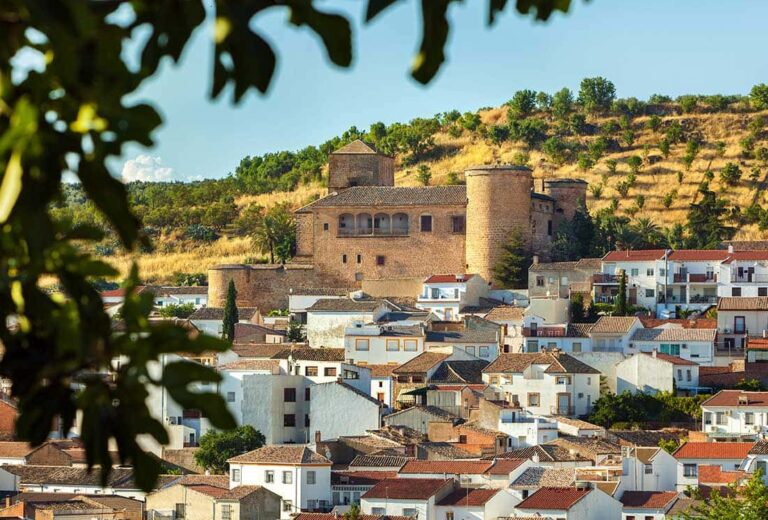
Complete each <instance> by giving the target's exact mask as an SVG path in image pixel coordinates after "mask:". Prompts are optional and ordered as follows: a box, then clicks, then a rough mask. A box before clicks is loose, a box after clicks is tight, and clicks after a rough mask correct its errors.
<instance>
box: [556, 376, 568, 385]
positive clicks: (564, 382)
mask: <svg viewBox="0 0 768 520" xmlns="http://www.w3.org/2000/svg"><path fill="white" fill-rule="evenodd" d="M555 384H558V385H570V384H571V378H570V377H568V376H557V378H555Z"/></svg>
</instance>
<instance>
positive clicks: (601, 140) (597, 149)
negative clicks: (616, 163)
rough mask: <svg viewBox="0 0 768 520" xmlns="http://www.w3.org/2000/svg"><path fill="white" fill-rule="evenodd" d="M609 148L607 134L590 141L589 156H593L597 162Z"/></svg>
mask: <svg viewBox="0 0 768 520" xmlns="http://www.w3.org/2000/svg"><path fill="white" fill-rule="evenodd" d="M607 148H608V139H607V138H606V137H605V136H602V135H601V136H600V137H598V138H597V139H595V140H594V141H592V142H591V143H589V146H587V153H589V156H590V157H591V158H592V160H593V161H595V162H597V161H599V160H600V158H601V157H602V156H603V154H604V153H605V150H606V149H607Z"/></svg>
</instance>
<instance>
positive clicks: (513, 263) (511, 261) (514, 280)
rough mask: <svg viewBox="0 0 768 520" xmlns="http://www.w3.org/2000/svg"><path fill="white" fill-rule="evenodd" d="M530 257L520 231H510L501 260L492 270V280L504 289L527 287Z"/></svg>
mask: <svg viewBox="0 0 768 520" xmlns="http://www.w3.org/2000/svg"><path fill="white" fill-rule="evenodd" d="M532 257H533V255H532V254H531V251H530V249H529V248H528V245H527V244H526V243H525V238H524V237H523V233H522V231H521V230H519V229H515V230H513V231H511V232H510V233H509V235H508V237H507V241H506V242H505V243H504V245H503V252H502V255H501V258H500V259H499V261H498V262H497V263H496V265H495V266H494V268H493V278H494V280H496V282H498V283H499V285H500V286H501V287H502V288H505V289H522V288H526V287H528V268H529V267H530V266H531V261H532Z"/></svg>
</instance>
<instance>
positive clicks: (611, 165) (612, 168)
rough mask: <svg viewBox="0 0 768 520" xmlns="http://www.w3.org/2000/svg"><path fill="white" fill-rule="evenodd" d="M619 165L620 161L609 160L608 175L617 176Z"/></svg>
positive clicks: (607, 165)
mask: <svg viewBox="0 0 768 520" xmlns="http://www.w3.org/2000/svg"><path fill="white" fill-rule="evenodd" d="M618 165H619V161H617V160H616V159H608V160H607V161H605V166H606V167H607V168H608V173H610V174H611V175H616V167H617V166H618Z"/></svg>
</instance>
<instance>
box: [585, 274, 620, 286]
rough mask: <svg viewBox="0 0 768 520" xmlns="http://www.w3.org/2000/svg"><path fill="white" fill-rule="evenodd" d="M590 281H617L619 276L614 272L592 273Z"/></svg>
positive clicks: (598, 282)
mask: <svg viewBox="0 0 768 520" xmlns="http://www.w3.org/2000/svg"><path fill="white" fill-rule="evenodd" d="M592 283H597V284H600V283H619V277H618V276H616V275H615V274H603V273H601V274H593V275H592Z"/></svg>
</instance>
